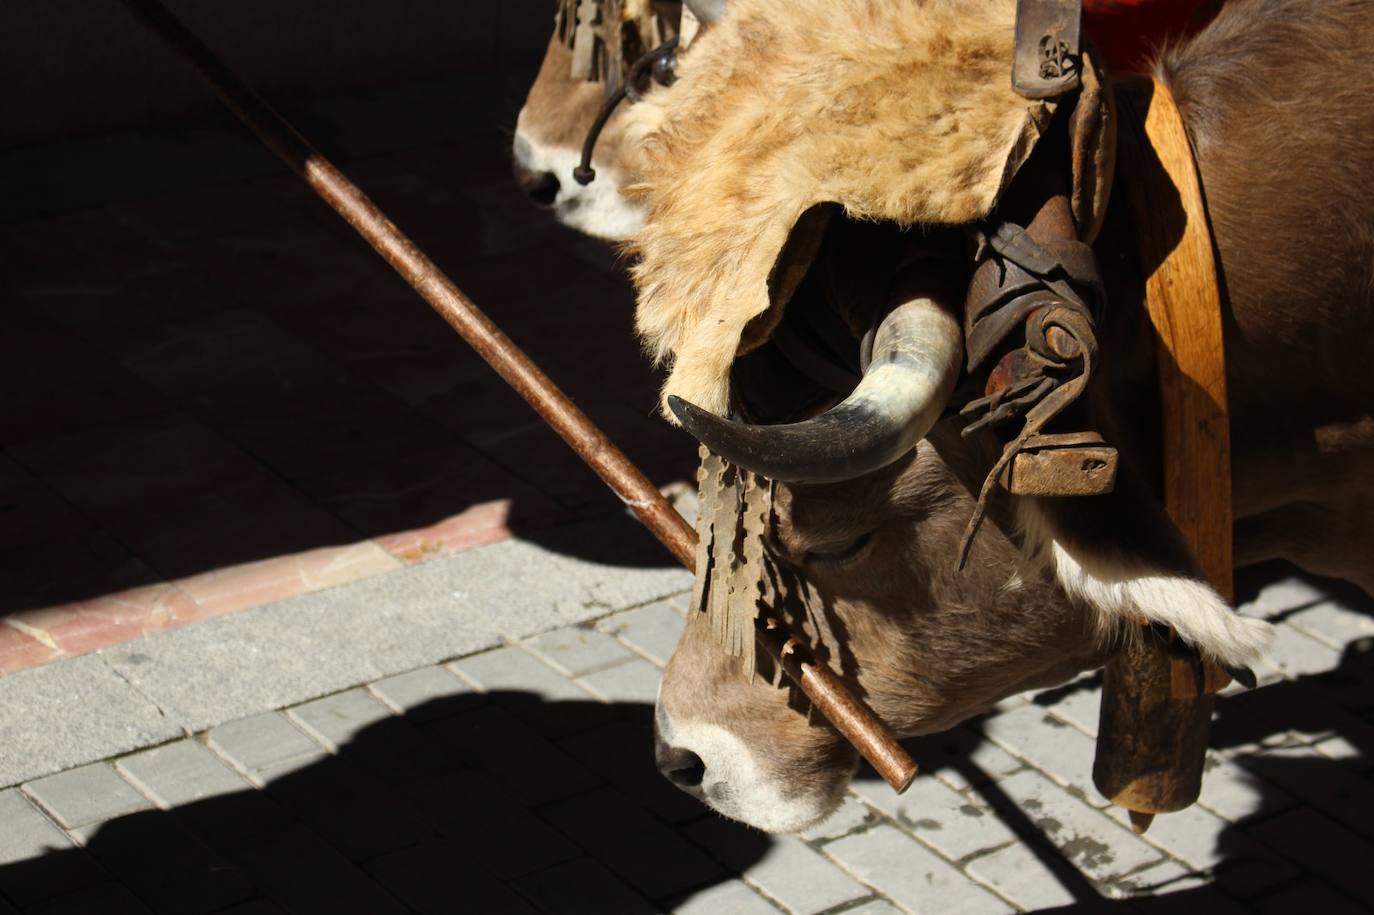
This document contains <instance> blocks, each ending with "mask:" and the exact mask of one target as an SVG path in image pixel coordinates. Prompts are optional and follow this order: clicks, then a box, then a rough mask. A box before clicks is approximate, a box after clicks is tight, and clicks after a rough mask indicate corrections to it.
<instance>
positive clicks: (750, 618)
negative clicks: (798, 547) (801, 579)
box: [692, 448, 768, 678]
mask: <svg viewBox="0 0 1374 915" xmlns="http://www.w3.org/2000/svg"><path fill="white" fill-rule="evenodd" d="M697 486H698V493H699V496H698V507H697V538H698V539H697V557H696V560H697V568H696V581H695V583H694V585H693V591H692V606H693V608H694V609H696V610H699V611H702V612H705V613H706V614H707V616H708V617H709V619H710V624H711V633H712V635H713V636H714V637H715V639H716V642H717V643H718V644H719V645H720V646H721V648H723V649H724V650H725V653H726V654H728V655H730V656H731V657H736V658H740V659H741V660H742V661H743V663H744V668H745V670H747V671H748V672H749V676H750V677H751V678H752V677H753V674H754V670H755V665H754V661H755V659H754V623H755V620H756V619H757V618H758V615H759V603H760V598H761V597H762V583H763V579H764V568H763V564H764V553H763V534H764V529H765V525H766V524H767V522H768V488H767V484H766V483H765V482H764V481H762V480H761V479H760V478H759V477H756V476H755V475H754V474H752V473H749V472H748V471H747V470H743V469H741V468H738V467H735V466H733V465H731V464H730V463H728V462H727V461H725V460H723V459H722V458H720V457H717V456H716V455H714V454H711V453H710V452H709V451H707V450H706V449H705V448H702V449H701V466H700V468H699V469H698V470H697Z"/></svg>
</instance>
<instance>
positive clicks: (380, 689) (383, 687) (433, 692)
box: [367, 664, 480, 720]
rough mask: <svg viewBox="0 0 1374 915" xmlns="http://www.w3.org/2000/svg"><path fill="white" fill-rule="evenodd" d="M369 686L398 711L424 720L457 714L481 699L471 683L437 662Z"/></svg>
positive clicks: (375, 693)
mask: <svg viewBox="0 0 1374 915" xmlns="http://www.w3.org/2000/svg"><path fill="white" fill-rule="evenodd" d="M367 688H368V689H369V690H371V691H372V693H373V694H374V695H376V696H377V697H378V698H379V699H381V700H382V701H383V702H385V703H386V704H387V705H389V706H391V708H393V709H395V710H396V711H398V712H401V713H403V714H405V715H406V716H408V717H419V718H421V719H424V720H428V719H430V718H434V717H438V716H440V715H449V714H455V713H457V712H460V711H462V710H464V709H466V708H471V707H472V705H474V704H475V703H477V702H479V701H480V697H479V696H478V695H477V691H476V690H475V689H473V686H472V684H471V683H469V682H468V681H467V680H464V679H462V678H460V677H458V676H456V675H454V674H453V673H452V672H451V671H449V670H448V669H447V668H445V667H442V666H440V665H437V664H433V665H430V666H429V667H421V668H420V669H419V670H408V671H406V672H405V673H403V674H396V675H395V676H392V677H385V678H383V679H381V680H377V681H375V682H373V683H369V684H368V685H367Z"/></svg>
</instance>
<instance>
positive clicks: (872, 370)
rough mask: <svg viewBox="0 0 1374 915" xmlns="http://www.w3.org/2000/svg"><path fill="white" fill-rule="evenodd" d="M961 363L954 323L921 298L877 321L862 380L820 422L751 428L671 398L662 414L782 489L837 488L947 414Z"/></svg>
mask: <svg viewBox="0 0 1374 915" xmlns="http://www.w3.org/2000/svg"><path fill="white" fill-rule="evenodd" d="M962 358H963V334H962V333H961V331H960V329H959V323H958V321H957V320H956V319H955V318H954V316H953V315H951V314H950V313H949V312H948V311H947V310H946V309H945V308H943V307H941V306H940V304H939V303H938V302H936V301H935V300H934V299H931V298H926V297H920V298H915V299H911V300H909V301H907V302H903V303H902V304H901V305H898V306H897V307H896V308H894V309H893V310H892V311H891V312H890V313H889V314H888V316H887V317H886V318H884V319H883V322H882V324H881V325H879V327H878V332H877V334H876V335H875V336H874V339H873V359H872V361H871V362H870V363H869V366H868V370H867V371H866V372H864V377H863V380H862V381H860V382H859V384H858V387H856V388H854V391H853V392H852V393H851V394H850V395H849V396H848V397H846V398H845V399H844V401H843V402H842V403H839V404H836V405H835V406H834V407H832V408H831V409H829V410H828V411H826V412H825V413H822V414H821V415H820V416H816V417H813V418H812V419H808V420H805V421H803V422H799V423H790V424H787V425H778V426H754V425H749V424H747V423H738V422H734V421H733V420H728V419H723V418H721V417H719V416H716V415H714V414H712V413H707V412H706V411H705V410H703V409H701V408H700V407H698V406H696V405H694V404H690V403H688V402H687V401H685V400H683V399H681V398H680V397H669V398H668V406H669V407H670V408H671V409H672V411H673V414H674V415H675V416H676V417H677V418H678V421H679V422H681V423H682V425H683V426H684V427H686V429H687V431H688V432H690V433H692V435H693V436H694V437H695V438H696V439H697V440H698V441H700V442H701V443H702V444H703V445H705V446H706V447H707V448H710V449H711V450H712V451H713V452H715V453H716V454H718V455H720V456H721V457H723V458H725V459H726V460H728V461H730V462H731V463H733V464H738V465H739V466H741V467H744V468H746V469H748V470H752V471H754V472H755V473H759V474H762V475H763V476H765V477H768V478H770V479H773V480H782V481H785V482H789V483H835V482H839V481H840V480H852V479H854V478H855V477H858V476H862V475H863V474H866V473H872V472H873V471H875V470H879V469H881V468H883V467H886V466H887V465H888V464H891V463H892V462H893V461H895V460H897V458H899V457H901V456H902V455H904V454H906V453H907V452H908V451H910V450H911V449H912V448H914V447H915V446H916V443H917V442H919V441H920V440H921V439H922V438H924V437H925V435H926V433H927V432H929V431H930V427H931V426H933V425H935V421H936V420H938V419H939V418H940V414H941V413H942V412H944V409H945V403H946V402H947V401H948V400H949V395H950V393H951V392H952V391H953V390H954V385H955V382H957V381H958V380H959V366H960V360H962Z"/></svg>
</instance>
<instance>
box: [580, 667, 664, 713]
mask: <svg viewBox="0 0 1374 915" xmlns="http://www.w3.org/2000/svg"><path fill="white" fill-rule="evenodd" d="M661 679H663V672H662V671H661V670H659V669H658V668H657V667H655V666H654V665H652V664H650V663H649V662H648V661H646V660H644V659H643V658H635V659H634V660H631V661H626V662H625V663H623V664H617V665H616V666H615V667H608V668H606V669H605V670H598V671H597V672H596V673H591V674H587V675H586V676H585V677H579V678H578V681H577V682H578V683H581V684H582V685H583V686H585V687H586V688H587V689H588V690H590V691H591V692H592V693H594V694H595V695H597V696H600V697H601V698H602V699H605V700H606V701H607V702H639V703H642V704H644V705H649V706H652V705H653V704H654V702H655V700H657V699H658V684H659V681H660V680H661Z"/></svg>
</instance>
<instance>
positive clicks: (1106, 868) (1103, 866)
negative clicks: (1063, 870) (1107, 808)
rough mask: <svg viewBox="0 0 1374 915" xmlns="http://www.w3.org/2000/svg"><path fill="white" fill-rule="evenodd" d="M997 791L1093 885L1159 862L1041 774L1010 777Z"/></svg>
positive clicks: (1145, 846)
mask: <svg viewBox="0 0 1374 915" xmlns="http://www.w3.org/2000/svg"><path fill="white" fill-rule="evenodd" d="M997 788H998V789H999V790H1000V791H1002V792H1003V793H1004V794H1005V795H1006V796H1007V797H1008V798H1010V799H1011V800H1012V801H1013V802H1015V803H1016V804H1017V805H1018V807H1019V808H1020V809H1021V810H1022V811H1024V813H1025V815H1026V817H1027V818H1028V819H1029V820H1030V821H1031V822H1032V823H1033V824H1034V825H1035V826H1037V827H1038V828H1039V829H1040V830H1041V832H1042V833H1043V834H1044V835H1045V837H1046V838H1048V839H1049V840H1050V841H1051V842H1052V843H1053V844H1054V845H1055V846H1056V847H1057V848H1059V849H1060V851H1061V852H1063V854H1064V855H1065V856H1066V857H1067V858H1069V859H1070V860H1071V861H1073V862H1074V864H1075V865H1076V866H1077V867H1078V869H1079V870H1081V871H1082V872H1083V873H1085V874H1087V875H1088V876H1089V877H1090V878H1092V879H1094V880H1106V879H1109V878H1112V877H1119V876H1120V875H1122V874H1124V873H1127V872H1128V871H1133V870H1135V869H1136V868H1138V867H1141V866H1142V865H1145V864H1149V863H1152V862H1154V861H1157V860H1159V858H1160V853H1159V851H1157V850H1156V849H1154V848H1152V847H1151V846H1150V845H1148V844H1146V843H1145V842H1144V841H1142V840H1141V839H1140V838H1139V837H1138V836H1136V835H1134V834H1133V833H1132V832H1130V831H1129V830H1128V829H1126V828H1124V827H1121V826H1118V825H1117V824H1116V823H1115V822H1113V821H1112V820H1111V819H1109V818H1108V817H1107V816H1105V815H1104V814H1102V813H1101V812H1099V811H1097V810H1095V809H1093V808H1092V807H1089V806H1088V805H1087V804H1085V803H1083V802H1082V801H1081V800H1079V799H1078V798H1075V797H1073V796H1072V795H1070V794H1069V793H1068V791H1066V790H1065V789H1063V788H1061V787H1059V786H1058V785H1056V784H1054V783H1053V782H1051V781H1050V780H1049V779H1048V778H1046V777H1045V776H1044V775H1042V774H1041V773H1039V772H1035V771H1033V770H1027V771H1024V772H1018V773H1016V774H1015V775H1010V776H1008V777H1007V778H1005V779H1003V780H1002V781H1000V782H998V783H997Z"/></svg>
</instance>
